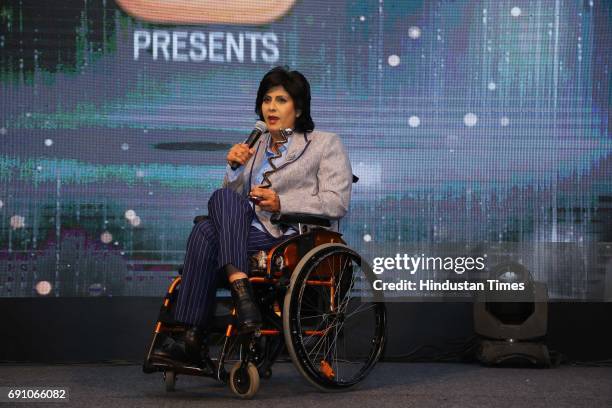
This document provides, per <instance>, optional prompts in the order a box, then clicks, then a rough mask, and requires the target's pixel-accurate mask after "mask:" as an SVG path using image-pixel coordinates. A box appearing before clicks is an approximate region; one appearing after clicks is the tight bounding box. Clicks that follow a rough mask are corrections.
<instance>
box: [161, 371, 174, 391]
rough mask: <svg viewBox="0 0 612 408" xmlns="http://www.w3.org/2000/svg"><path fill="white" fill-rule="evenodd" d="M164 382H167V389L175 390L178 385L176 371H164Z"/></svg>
mask: <svg viewBox="0 0 612 408" xmlns="http://www.w3.org/2000/svg"><path fill="white" fill-rule="evenodd" d="M164 383H165V384H166V391H167V392H172V391H174V386H175V385H176V373H175V372H174V371H164Z"/></svg>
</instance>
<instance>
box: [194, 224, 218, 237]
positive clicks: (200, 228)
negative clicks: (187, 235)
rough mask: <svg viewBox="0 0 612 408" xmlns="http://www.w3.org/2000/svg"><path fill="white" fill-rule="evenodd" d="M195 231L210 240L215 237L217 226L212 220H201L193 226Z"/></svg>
mask: <svg viewBox="0 0 612 408" xmlns="http://www.w3.org/2000/svg"><path fill="white" fill-rule="evenodd" d="M193 231H194V232H196V233H198V234H200V235H202V236H204V238H206V239H208V240H210V239H213V238H214V232H215V228H214V226H213V223H212V222H211V221H210V220H205V221H200V222H198V223H197V224H196V225H194V226H193Z"/></svg>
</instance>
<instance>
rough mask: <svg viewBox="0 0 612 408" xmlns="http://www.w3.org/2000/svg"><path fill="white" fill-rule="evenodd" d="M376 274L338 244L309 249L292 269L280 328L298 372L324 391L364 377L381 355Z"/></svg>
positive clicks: (381, 308) (382, 318) (382, 312)
mask: <svg viewBox="0 0 612 408" xmlns="http://www.w3.org/2000/svg"><path fill="white" fill-rule="evenodd" d="M374 279H375V278H374V274H373V273H372V271H371V269H370V268H369V266H368V265H367V262H365V261H364V262H363V265H362V260H361V257H360V256H359V255H358V254H357V253H356V252H355V251H353V250H352V249H350V248H348V247H347V246H345V245H342V244H334V243H332V244H324V245H321V246H318V247H316V248H313V249H312V250H311V251H309V252H308V253H307V254H306V255H304V257H302V259H301V261H300V262H299V263H298V265H297V266H296V267H295V270H294V271H293V274H292V276H291V284H290V287H289V290H288V291H287V294H286V296H285V303H284V305H283V331H284V335H285V343H286V345H287V349H288V351H289V355H290V356H291V359H292V361H293V363H294V365H295V366H296V368H297V369H298V371H299V372H300V373H301V374H302V375H303V376H304V377H305V378H306V379H307V380H308V381H309V382H310V383H312V384H313V385H314V386H315V387H317V388H319V389H321V390H323V391H342V390H345V389H347V388H349V387H351V386H353V385H355V384H357V383H359V382H360V381H362V380H363V379H364V378H365V377H366V376H367V375H368V374H369V373H370V371H371V370H372V368H373V367H374V365H375V364H376V363H377V362H378V360H379V359H380V357H381V355H382V352H383V348H384V345H385V340H386V309H385V305H384V303H382V300H383V299H382V295H381V294H380V292H377V291H374V290H373V289H372V282H373V280H374Z"/></svg>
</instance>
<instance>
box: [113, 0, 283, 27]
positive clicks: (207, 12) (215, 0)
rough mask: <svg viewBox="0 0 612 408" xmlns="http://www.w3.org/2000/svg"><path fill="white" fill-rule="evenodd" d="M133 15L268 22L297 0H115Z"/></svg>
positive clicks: (169, 19)
mask: <svg viewBox="0 0 612 408" xmlns="http://www.w3.org/2000/svg"><path fill="white" fill-rule="evenodd" d="M116 2H117V4H119V6H120V7H121V8H122V9H123V10H124V11H125V12H126V13H128V14H130V15H131V16H132V17H134V18H137V19H139V20H144V21H147V22H150V23H169V24H211V23H212V24H253V25H259V24H267V23H270V22H272V21H274V20H276V19H278V18H280V17H282V16H283V15H285V14H286V13H287V12H288V11H289V10H290V9H291V7H292V6H293V4H294V3H295V0H274V1H271V0H268V1H265V0H116Z"/></svg>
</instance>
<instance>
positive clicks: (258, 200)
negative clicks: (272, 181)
mask: <svg viewBox="0 0 612 408" xmlns="http://www.w3.org/2000/svg"><path fill="white" fill-rule="evenodd" d="M249 197H250V198H251V199H252V200H253V201H254V202H255V204H256V205H258V206H259V207H260V208H261V209H262V210H265V211H269V212H279V211H280V209H281V204H280V199H279V198H278V194H276V191H274V190H272V189H270V188H264V187H261V186H255V187H253V188H252V189H251V192H250V193H249Z"/></svg>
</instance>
